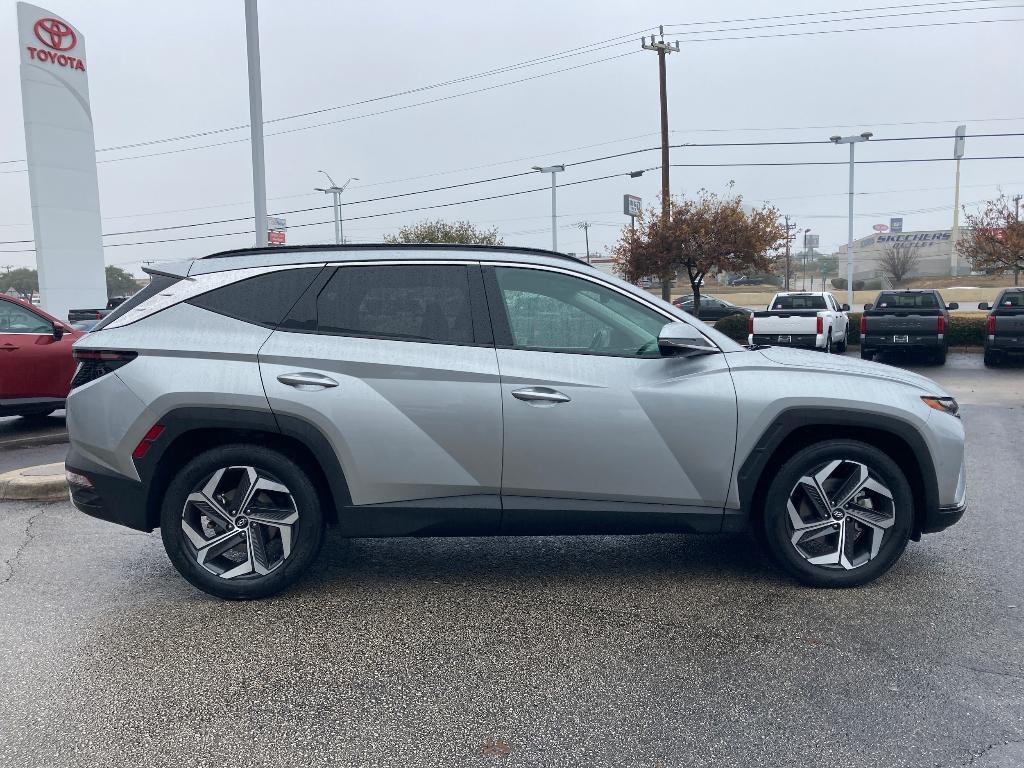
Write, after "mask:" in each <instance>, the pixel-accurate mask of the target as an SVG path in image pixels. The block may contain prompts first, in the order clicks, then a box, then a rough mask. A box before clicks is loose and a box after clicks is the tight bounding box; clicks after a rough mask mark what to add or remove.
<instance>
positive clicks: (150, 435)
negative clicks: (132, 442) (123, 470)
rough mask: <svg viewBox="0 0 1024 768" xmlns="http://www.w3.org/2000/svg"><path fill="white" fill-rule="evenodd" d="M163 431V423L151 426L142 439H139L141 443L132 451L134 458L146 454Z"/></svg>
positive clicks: (139, 457)
mask: <svg viewBox="0 0 1024 768" xmlns="http://www.w3.org/2000/svg"><path fill="white" fill-rule="evenodd" d="M163 432H164V425H163V424H154V425H153V426H152V427H150V428H149V431H148V432H146V434H145V435H143V436H142V439H141V440H139V444H138V445H136V446H135V450H134V451H132V458H133V459H141V458H142V457H143V456H145V455H146V453H148V452H149V448H150V446H151V445H153V442H154V441H155V440H156V439H157V438H158V437H160V435H162V434H163Z"/></svg>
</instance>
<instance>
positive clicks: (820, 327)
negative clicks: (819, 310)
mask: <svg viewBox="0 0 1024 768" xmlns="http://www.w3.org/2000/svg"><path fill="white" fill-rule="evenodd" d="M824 332H825V319H824V318H823V317H820V316H819V317H818V333H824Z"/></svg>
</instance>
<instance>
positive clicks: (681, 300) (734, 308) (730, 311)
mask: <svg viewBox="0 0 1024 768" xmlns="http://www.w3.org/2000/svg"><path fill="white" fill-rule="evenodd" d="M672 304H673V305H674V306H675V307H677V308H678V309H681V310H683V312H686V313H687V314H690V315H695V316H696V315H698V313H696V312H694V309H693V307H694V299H693V294H692V293H689V294H686V295H685V296H680V297H678V298H676V299H674V300H673V301H672ZM750 313H751V310H749V309H747V308H746V307H741V306H738V305H736V304H732V303H730V302H728V301H726V300H725V299H720V298H718V297H716V296H710V295H707V294H701V297H700V313H699V317H700V319H701V320H712V321H713V320H721V319H722V318H723V317H729V316H730V315H749V314H750Z"/></svg>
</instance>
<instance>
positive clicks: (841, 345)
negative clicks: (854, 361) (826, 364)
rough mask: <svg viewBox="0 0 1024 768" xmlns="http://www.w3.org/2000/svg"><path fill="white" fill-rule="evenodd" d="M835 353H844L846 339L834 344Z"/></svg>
mask: <svg viewBox="0 0 1024 768" xmlns="http://www.w3.org/2000/svg"><path fill="white" fill-rule="evenodd" d="M836 354H837V355H845V354H846V339H843V340H842V341H840V342H839V343H838V344H836Z"/></svg>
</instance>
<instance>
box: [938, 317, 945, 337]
mask: <svg viewBox="0 0 1024 768" xmlns="http://www.w3.org/2000/svg"><path fill="white" fill-rule="evenodd" d="M938 325H939V327H938V331H939V333H945V332H946V318H945V317H943V316H942V315H939V324H938Z"/></svg>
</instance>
